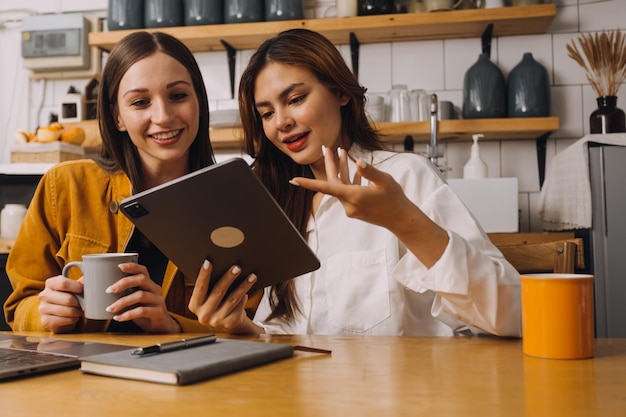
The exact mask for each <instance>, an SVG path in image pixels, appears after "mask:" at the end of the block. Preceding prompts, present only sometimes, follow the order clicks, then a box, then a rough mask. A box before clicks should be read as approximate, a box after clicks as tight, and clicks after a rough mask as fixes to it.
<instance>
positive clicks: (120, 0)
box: [107, 0, 144, 30]
mask: <svg viewBox="0 0 626 417" xmlns="http://www.w3.org/2000/svg"><path fill="white" fill-rule="evenodd" d="M143 9H144V5H143V0H109V3H108V8H107V26H108V28H109V30H128V29H141V28H143Z"/></svg>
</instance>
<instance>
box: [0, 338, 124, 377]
mask: <svg viewBox="0 0 626 417" xmlns="http://www.w3.org/2000/svg"><path fill="white" fill-rule="evenodd" d="M125 349H128V346H121V345H113V344H107V343H87V342H77V341H70V340H62V339H54V338H40V337H33V336H19V335H13V334H0V381H2V380H6V379H12V378H19V377H24V376H31V375H37V374H43V373H48V372H51V371H56V370H62V369H70V368H78V367H79V366H80V358H82V357H84V356H89V355H95V354H98V353H107V352H116V351H120V350H125Z"/></svg>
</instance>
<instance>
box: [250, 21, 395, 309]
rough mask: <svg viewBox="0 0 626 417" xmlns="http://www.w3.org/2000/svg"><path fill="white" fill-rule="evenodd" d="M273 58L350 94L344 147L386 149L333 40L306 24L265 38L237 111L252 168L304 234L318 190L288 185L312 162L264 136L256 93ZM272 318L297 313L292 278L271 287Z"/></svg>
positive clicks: (343, 116)
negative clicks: (303, 160)
mask: <svg viewBox="0 0 626 417" xmlns="http://www.w3.org/2000/svg"><path fill="white" fill-rule="evenodd" d="M269 63H280V64H285V65H297V66H299V67H302V68H306V69H307V70H308V71H310V72H311V73H312V74H313V75H314V76H315V77H316V78H317V79H318V80H319V81H320V82H321V83H322V84H324V85H325V86H326V87H327V88H329V89H330V90H331V91H333V92H336V93H339V94H344V95H346V96H348V97H349V98H350V100H349V103H348V104H347V105H345V106H343V107H341V129H342V137H343V138H344V142H345V141H348V143H342V147H343V148H344V149H350V146H351V145H352V144H353V143H357V144H359V145H360V146H361V147H362V148H364V149H368V150H379V149H383V148H384V146H383V144H382V142H381V141H380V138H379V136H378V133H377V132H376V131H375V129H374V128H373V127H372V126H371V124H370V122H369V120H368V118H367V115H366V113H365V100H366V98H365V92H366V90H367V89H366V88H365V87H363V86H361V85H360V84H359V82H358V80H357V78H356V77H355V76H354V74H353V73H352V71H351V70H350V68H349V67H348V66H347V65H346V62H345V60H344V59H343V56H342V55H341V53H340V52H339V50H337V48H336V47H335V45H334V44H333V43H332V42H331V41H329V40H328V39H327V38H326V37H324V36H323V35H321V34H319V33H317V32H314V31H311V30H307V29H290V30H286V31H284V32H281V33H279V34H278V35H277V36H275V37H273V38H271V39H268V40H266V41H265V42H263V43H262V44H261V46H260V47H259V48H258V49H257V50H256V52H255V53H254V54H253V55H252V56H251V58H250V61H249V63H248V66H247V67H246V69H245V70H244V72H243V74H242V76H241V80H240V83H239V113H240V115H241V121H242V124H243V132H244V143H245V148H246V152H247V153H248V154H249V155H250V156H251V157H252V158H254V163H253V168H254V170H255V172H256V173H257V175H258V176H259V178H260V179H261V181H262V182H263V184H265V186H266V187H267V188H268V190H269V191H270V192H271V193H272V195H273V196H274V198H275V199H276V201H277V202H278V203H279V204H280V206H281V207H282V208H283V210H284V211H285V212H286V213H287V215H288V216H289V218H290V219H291V221H292V222H293V223H294V225H295V226H296V228H297V229H298V230H299V231H300V233H301V234H302V235H303V236H305V235H306V225H307V222H308V219H309V217H310V215H311V210H312V199H313V195H314V193H313V192H312V191H309V190H306V189H305V188H301V187H293V186H290V185H288V181H289V180H290V179H291V178H293V177H296V176H303V177H312V175H313V174H312V172H311V169H310V168H309V166H308V165H299V164H297V163H295V162H294V161H293V160H292V159H291V158H290V157H289V156H287V155H285V154H284V153H283V152H281V151H280V150H279V149H278V148H276V147H275V146H274V145H273V144H272V143H271V142H270V141H269V139H267V137H266V136H265V132H264V131H263V123H262V120H261V116H260V115H259V113H258V111H257V109H256V106H255V103H256V101H255V98H254V87H255V83H256V79H257V76H258V75H259V73H260V72H261V70H263V68H265V66H266V65H267V64H269ZM270 304H271V306H272V313H271V315H270V317H269V318H270V319H271V318H274V317H284V318H286V319H290V318H293V317H294V315H295V312H296V311H297V310H298V306H297V303H296V299H295V295H294V290H293V283H292V281H289V280H288V281H285V282H284V283H282V284H279V285H275V286H273V287H272V293H271V297H270Z"/></svg>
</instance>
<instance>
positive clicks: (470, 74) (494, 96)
mask: <svg viewBox="0 0 626 417" xmlns="http://www.w3.org/2000/svg"><path fill="white" fill-rule="evenodd" d="M499 117H506V83H505V81H504V75H503V74H502V70H500V68H499V67H498V66H497V65H496V64H494V63H493V62H491V59H489V55H488V54H486V53H482V54H480V55H479V56H478V60H477V61H476V63H474V65H472V66H471V67H470V68H469V69H468V70H467V71H466V72H465V78H464V80H463V118H464V119H481V118H499Z"/></svg>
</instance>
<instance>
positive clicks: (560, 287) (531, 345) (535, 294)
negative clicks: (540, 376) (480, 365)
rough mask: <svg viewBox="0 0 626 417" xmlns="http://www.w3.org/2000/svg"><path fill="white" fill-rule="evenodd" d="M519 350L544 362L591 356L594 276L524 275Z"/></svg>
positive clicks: (592, 344) (593, 342)
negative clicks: (521, 333) (544, 360)
mask: <svg viewBox="0 0 626 417" xmlns="http://www.w3.org/2000/svg"><path fill="white" fill-rule="evenodd" d="M520 278H521V285H522V286H521V289H522V332H523V338H522V348H523V351H524V353H525V354H526V355H529V356H534V357H538V358H547V359H584V358H591V357H593V354H594V346H595V339H594V324H593V320H594V315H593V275H586V274H524V275H521V277H520Z"/></svg>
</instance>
